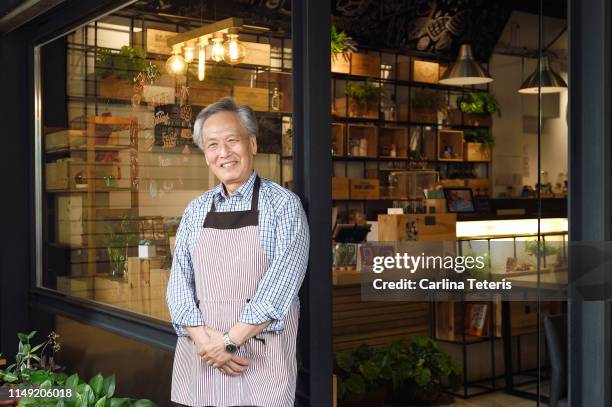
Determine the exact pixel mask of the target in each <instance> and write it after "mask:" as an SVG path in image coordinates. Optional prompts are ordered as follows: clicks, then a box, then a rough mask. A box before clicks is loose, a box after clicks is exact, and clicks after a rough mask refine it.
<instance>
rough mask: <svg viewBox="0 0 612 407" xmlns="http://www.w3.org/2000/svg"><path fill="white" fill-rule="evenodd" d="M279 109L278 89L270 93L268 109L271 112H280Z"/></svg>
mask: <svg viewBox="0 0 612 407" xmlns="http://www.w3.org/2000/svg"><path fill="white" fill-rule="evenodd" d="M280 107H281V95H280V92H279V91H278V88H274V90H273V91H272V96H271V101H270V108H271V109H272V110H273V111H275V112H278V111H279V110H280Z"/></svg>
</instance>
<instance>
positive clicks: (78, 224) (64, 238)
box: [55, 194, 85, 246]
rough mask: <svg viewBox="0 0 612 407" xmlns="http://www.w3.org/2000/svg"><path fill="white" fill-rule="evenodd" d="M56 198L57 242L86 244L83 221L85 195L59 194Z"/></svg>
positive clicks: (76, 244) (75, 244)
mask: <svg viewBox="0 0 612 407" xmlns="http://www.w3.org/2000/svg"><path fill="white" fill-rule="evenodd" d="M56 198H57V203H56V208H57V215H56V216H57V229H56V236H55V240H56V242H57V243H62V244H67V245H73V246H82V245H83V244H84V243H85V236H84V235H85V226H84V220H83V208H84V203H85V194H58V195H57V197H56Z"/></svg>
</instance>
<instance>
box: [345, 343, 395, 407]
mask: <svg viewBox="0 0 612 407" xmlns="http://www.w3.org/2000/svg"><path fill="white" fill-rule="evenodd" d="M381 356H382V353H381V352H380V350H378V349H374V348H372V347H370V346H367V345H361V346H359V347H358V348H356V349H353V350H351V351H343V352H337V353H336V355H335V358H334V371H335V372H336V376H337V378H338V401H339V404H340V405H341V406H343V407H376V406H382V405H383V404H384V401H385V395H386V392H387V389H386V386H385V382H384V381H383V380H382V376H381V368H380V366H381V364H382V363H381V362H380V361H381Z"/></svg>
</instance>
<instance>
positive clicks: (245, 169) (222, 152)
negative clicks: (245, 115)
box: [202, 112, 257, 194]
mask: <svg viewBox="0 0 612 407" xmlns="http://www.w3.org/2000/svg"><path fill="white" fill-rule="evenodd" d="M202 135H203V137H204V145H203V150H204V156H205V157H206V164H208V166H209V167H210V169H211V170H212V172H213V174H215V176H216V177H217V178H219V180H221V182H222V183H223V185H225V188H226V190H227V192H228V194H231V193H232V192H234V191H235V190H236V189H238V188H239V187H240V186H241V185H242V184H243V183H244V182H245V181H246V180H247V179H248V178H249V177H250V176H251V173H252V172H253V156H254V155H255V153H257V141H256V139H255V137H251V136H250V135H249V134H247V131H246V129H245V128H244V126H243V125H242V123H241V122H240V119H239V118H238V115H237V114H236V113H233V112H219V113H215V114H214V115H212V116H210V117H209V118H208V119H207V120H206V121H205V122H204V125H203V126H202Z"/></svg>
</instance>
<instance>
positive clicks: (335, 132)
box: [331, 123, 346, 157]
mask: <svg viewBox="0 0 612 407" xmlns="http://www.w3.org/2000/svg"><path fill="white" fill-rule="evenodd" d="M345 128H346V127H345V125H344V123H332V125H331V141H332V155H333V156H334V157H343V156H344V155H345V154H346V148H345V144H344V141H345V137H344V129H345Z"/></svg>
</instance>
